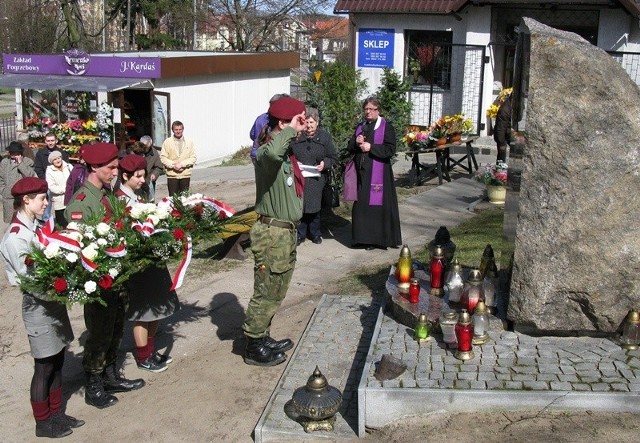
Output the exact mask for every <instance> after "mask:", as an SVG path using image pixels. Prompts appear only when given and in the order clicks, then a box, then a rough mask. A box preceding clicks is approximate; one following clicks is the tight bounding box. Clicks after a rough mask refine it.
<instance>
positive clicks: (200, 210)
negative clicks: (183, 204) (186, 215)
mask: <svg viewBox="0 0 640 443" xmlns="http://www.w3.org/2000/svg"><path fill="white" fill-rule="evenodd" d="M193 212H194V213H195V214H196V215H202V214H203V213H204V206H203V205H195V206H194V207H193Z"/></svg>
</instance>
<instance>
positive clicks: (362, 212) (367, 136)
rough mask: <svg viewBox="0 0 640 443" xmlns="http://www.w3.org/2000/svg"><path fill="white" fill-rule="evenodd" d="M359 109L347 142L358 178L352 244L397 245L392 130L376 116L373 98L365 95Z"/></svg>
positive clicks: (369, 246)
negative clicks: (359, 118)
mask: <svg viewBox="0 0 640 443" xmlns="http://www.w3.org/2000/svg"><path fill="white" fill-rule="evenodd" d="M362 109H363V110H364V118H365V121H364V122H363V123H361V124H359V125H358V126H357V127H356V130H355V133H354V135H353V137H352V138H351V140H350V141H349V146H348V148H349V152H351V153H353V154H354V157H353V161H354V165H355V170H356V173H357V179H358V183H357V189H358V195H357V200H356V201H354V202H353V211H352V217H351V223H352V225H351V226H352V228H351V232H352V237H353V239H352V244H353V247H355V248H365V249H367V250H371V249H375V248H380V249H386V248H387V247H397V246H399V245H401V244H402V234H401V232H400V215H399V213H398V197H397V196H396V187H395V184H394V179H393V170H392V169H391V159H392V158H393V156H394V155H395V153H396V133H395V130H394V128H393V126H391V124H389V122H387V121H386V120H385V119H384V118H382V117H381V116H380V102H379V101H378V99H377V98H375V97H369V98H367V99H365V101H364V104H363V105H362Z"/></svg>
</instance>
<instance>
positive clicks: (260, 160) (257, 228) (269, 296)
mask: <svg viewBox="0 0 640 443" xmlns="http://www.w3.org/2000/svg"><path fill="white" fill-rule="evenodd" d="M305 127H306V120H305V107H304V103H302V102H301V101H299V100H296V99H294V98H292V97H282V98H280V99H278V100H276V101H274V102H273V103H271V105H270V106H269V123H268V124H267V126H265V128H264V129H263V131H262V134H261V146H260V148H258V151H257V152H256V164H255V166H256V171H255V172H256V212H257V213H258V221H257V222H256V223H254V225H253V227H252V228H251V233H250V235H251V251H252V252H253V255H254V257H255V265H254V282H253V296H252V297H251V300H250V301H249V305H248V306H247V313H246V318H245V321H244V323H243V324H242V329H243V330H244V335H245V337H246V338H247V347H246V349H245V354H244V361H245V363H246V364H249V365H258V366H273V365H277V364H280V363H282V362H284V361H285V360H286V355H285V354H284V353H285V351H288V350H289V349H291V348H293V342H292V341H291V340H290V339H288V338H287V339H284V340H274V339H273V338H271V336H270V335H269V329H270V327H271V320H272V319H273V316H274V315H275V313H276V311H277V310H278V308H279V307H280V305H281V304H282V300H284V297H285V296H286V294H287V289H288V288H289V283H290V282H291V276H292V275H293V270H294V268H295V264H296V246H297V231H296V226H297V225H298V222H299V221H300V217H302V191H303V188H304V177H303V176H302V172H301V171H300V168H299V165H298V161H297V160H296V158H295V156H293V155H292V153H291V149H290V146H289V144H290V143H291V142H292V141H293V140H294V139H295V138H296V137H297V135H298V133H299V132H301V131H303V130H304V129H305Z"/></svg>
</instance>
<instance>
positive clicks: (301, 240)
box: [298, 237, 304, 246]
mask: <svg viewBox="0 0 640 443" xmlns="http://www.w3.org/2000/svg"><path fill="white" fill-rule="evenodd" d="M302 243H304V238H300V237H298V246H300V245H301V244H302Z"/></svg>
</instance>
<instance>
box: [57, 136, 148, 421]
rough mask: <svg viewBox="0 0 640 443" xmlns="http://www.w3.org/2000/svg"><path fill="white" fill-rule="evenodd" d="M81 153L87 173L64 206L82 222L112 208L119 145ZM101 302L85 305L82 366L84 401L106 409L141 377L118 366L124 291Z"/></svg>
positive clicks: (103, 145) (141, 383)
mask: <svg viewBox="0 0 640 443" xmlns="http://www.w3.org/2000/svg"><path fill="white" fill-rule="evenodd" d="M82 156H83V158H84V161H85V163H86V164H87V172H88V173H87V176H86V179H85V181H84V183H83V184H82V186H81V187H80V189H78V191H77V192H76V193H75V194H74V195H73V197H71V201H70V202H69V204H68V205H67V207H66V209H65V218H66V219H67V220H68V221H74V222H79V223H82V222H83V221H88V220H91V219H95V218H96V217H99V218H102V217H104V216H107V215H110V213H111V208H110V207H109V201H108V199H107V197H106V192H107V191H106V190H105V187H107V188H108V187H109V186H110V184H111V181H112V180H113V178H114V177H115V176H116V175H117V174H118V148H117V147H116V145H114V144H111V143H96V144H94V145H85V146H84V147H83V151H82ZM104 302H105V303H106V306H103V305H102V304H100V303H87V304H86V305H84V322H85V325H86V327H87V332H88V333H89V335H88V337H87V340H86V342H85V345H84V357H83V359H82V366H83V367H84V371H85V374H86V379H87V384H86V388H85V393H84V400H85V402H86V403H87V404H89V405H91V406H95V407H96V408H100V409H102V408H106V407H109V406H111V405H113V404H115V403H116V402H117V401H118V399H117V398H116V397H115V396H114V395H111V393H112V392H127V391H131V390H135V389H140V388H141V387H143V386H144V384H145V383H144V380H142V379H136V380H127V379H126V378H124V377H122V375H121V374H120V371H119V370H118V368H117V365H116V364H117V362H116V360H117V358H118V348H119V347H120V341H121V339H122V334H123V331H124V322H125V315H126V312H127V304H128V300H127V294H126V293H124V292H123V293H120V292H109V293H107V295H105V296H104Z"/></svg>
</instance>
